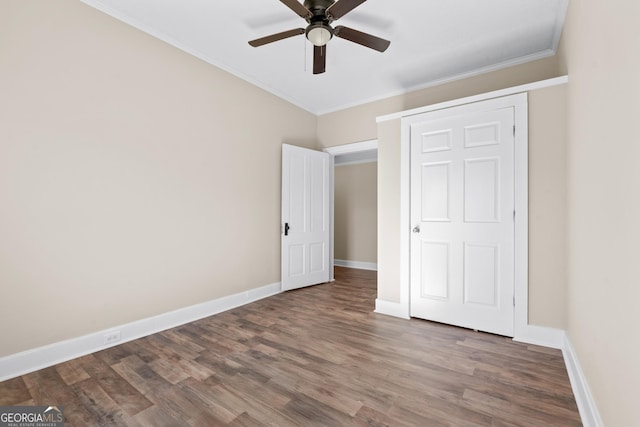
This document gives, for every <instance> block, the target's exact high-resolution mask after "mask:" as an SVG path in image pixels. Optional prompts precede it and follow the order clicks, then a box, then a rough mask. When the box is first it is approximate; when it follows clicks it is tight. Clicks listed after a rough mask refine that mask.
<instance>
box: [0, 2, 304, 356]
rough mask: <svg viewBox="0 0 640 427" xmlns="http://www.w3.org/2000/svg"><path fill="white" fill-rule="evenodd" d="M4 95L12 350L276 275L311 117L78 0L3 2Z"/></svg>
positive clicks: (5, 279) (0, 125)
mask: <svg viewBox="0 0 640 427" xmlns="http://www.w3.org/2000/svg"><path fill="white" fill-rule="evenodd" d="M0 94H1V95H0V287H1V293H2V296H1V298H0V324H2V325H3V328H2V345H1V346H0V356H4V355H8V354H12V353H16V352H19V351H22V350H27V349H30V348H34V347H38V346H42V345H45V344H48V343H52V342H56V341H60V340H64V339H68V338H73V337H77V336H80V335H83V334H87V333H90V332H94V331H99V330H102V329H104V328H108V327H112V326H115V325H120V324H123V323H127V322H131V321H134V320H137V319H141V318H145V317H148V316H152V315H157V314H161V313H165V312H168V311H171V310H174V309H178V308H181V307H185V306H189V305H192V304H195V303H201V302H204V301H208V300H211V299H214V298H218V297H221V296H226V295H230V294H233V293H237V292H241V291H244V290H247V289H251V288H256V287H259V286H264V285H268V284H271V283H275V282H278V281H279V280H280V255H279V250H280V243H279V242H280V237H279V236H280V230H279V223H280V156H281V154H280V152H281V148H280V147H281V144H282V143H283V142H287V143H293V144H296V145H303V146H309V147H312V146H314V145H315V140H316V130H317V119H316V117H315V116H313V115H311V114H309V113H307V112H304V111H302V110H300V109H299V108H297V107H294V106H292V105H291V104H288V103H287V102H285V101H282V100H280V99H278V98H276V97H274V96H272V95H270V94H268V93H266V92H264V91H262V90H260V89H257V88H256V87H254V86H251V85H250V84H248V83H246V82H243V81H241V80H239V79H237V78H235V77H232V76H231V75H229V74H227V73H225V72H222V71H220V70H218V69H216V68H215V67H212V66H211V65H208V64H206V63H204V62H202V61H200V60H198V59H196V58H194V57H192V56H190V55H187V54H185V53H183V52H180V51H179V50H177V49H175V48H173V47H171V46H169V45H167V44H165V43H163V42H160V41H158V40H156V39H154V38H152V37H150V36H147V35H145V34H143V33H141V32H139V31H137V30H135V29H133V28H131V27H128V26H127V25H125V24H122V23H120V22H118V21H116V20H114V19H112V18H110V17H108V16H106V15H103V14H102V13H100V12H97V11H95V10H93V9H91V8H89V7H87V6H85V5H83V4H82V3H80V2H79V1H77V0H48V1H29V2H26V1H23V0H3V1H2V2H0ZM9 325H10V327H9Z"/></svg>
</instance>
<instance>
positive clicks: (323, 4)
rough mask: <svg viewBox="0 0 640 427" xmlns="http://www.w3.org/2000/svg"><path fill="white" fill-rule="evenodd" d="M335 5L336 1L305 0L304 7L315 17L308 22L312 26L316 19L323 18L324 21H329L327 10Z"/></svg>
mask: <svg viewBox="0 0 640 427" xmlns="http://www.w3.org/2000/svg"><path fill="white" fill-rule="evenodd" d="M334 3H335V1H334V0H304V6H305V7H306V8H307V9H309V11H310V12H311V13H312V14H313V16H312V17H311V18H309V19H308V20H307V22H309V23H310V24H311V23H312V21H313V20H314V18H315V19H317V18H321V19H323V20H327V21H329V19H328V17H327V14H326V10H327V9H328V8H329V6H331V5H332V4H334Z"/></svg>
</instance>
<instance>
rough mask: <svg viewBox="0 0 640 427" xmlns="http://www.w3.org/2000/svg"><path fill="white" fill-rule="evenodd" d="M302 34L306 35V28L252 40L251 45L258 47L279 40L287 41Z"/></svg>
mask: <svg viewBox="0 0 640 427" xmlns="http://www.w3.org/2000/svg"><path fill="white" fill-rule="evenodd" d="M300 34H304V28H296V29H295V30H289V31H283V32H281V33H277V34H271V35H270V36H266V37H262V38H259V39H255V40H251V41H250V42H249V44H250V45H251V46H253V47H258V46H262V45H265V44H268V43H273V42H277V41H278V40H283V39H287V38H289V37H293V36H299V35H300Z"/></svg>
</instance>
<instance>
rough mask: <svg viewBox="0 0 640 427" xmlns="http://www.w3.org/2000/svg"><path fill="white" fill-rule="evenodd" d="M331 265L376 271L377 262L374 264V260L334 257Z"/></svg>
mask: <svg viewBox="0 0 640 427" xmlns="http://www.w3.org/2000/svg"><path fill="white" fill-rule="evenodd" d="M333 265H337V266H338V267H347V268H357V269H359V270H372V271H378V264H376V263H375V262H362V261H346V260H343V259H334V260H333Z"/></svg>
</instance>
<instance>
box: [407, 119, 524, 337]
mask: <svg viewBox="0 0 640 427" xmlns="http://www.w3.org/2000/svg"><path fill="white" fill-rule="evenodd" d="M479 108H480V107H479ZM451 114H455V112H451ZM410 137H411V224H412V227H413V230H412V233H411V255H410V256H411V258H410V260H411V270H410V274H411V294H410V300H411V303H410V308H411V315H412V316H415V317H420V318H424V319H428V320H434V321H438V322H443V323H448V324H452V325H457V326H462V327H467V328H472V329H477V330H482V331H486V332H492V333H496V334H500V335H507V336H513V329H514V267H515V264H514V262H515V258H514V188H515V185H514V179H515V177H514V109H513V107H509V108H502V109H497V110H491V111H476V112H467V113H464V114H461V115H457V116H443V114H442V112H439V113H438V114H434V113H425V114H424V121H421V120H417V121H415V122H414V123H413V124H412V125H411V127H410Z"/></svg>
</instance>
